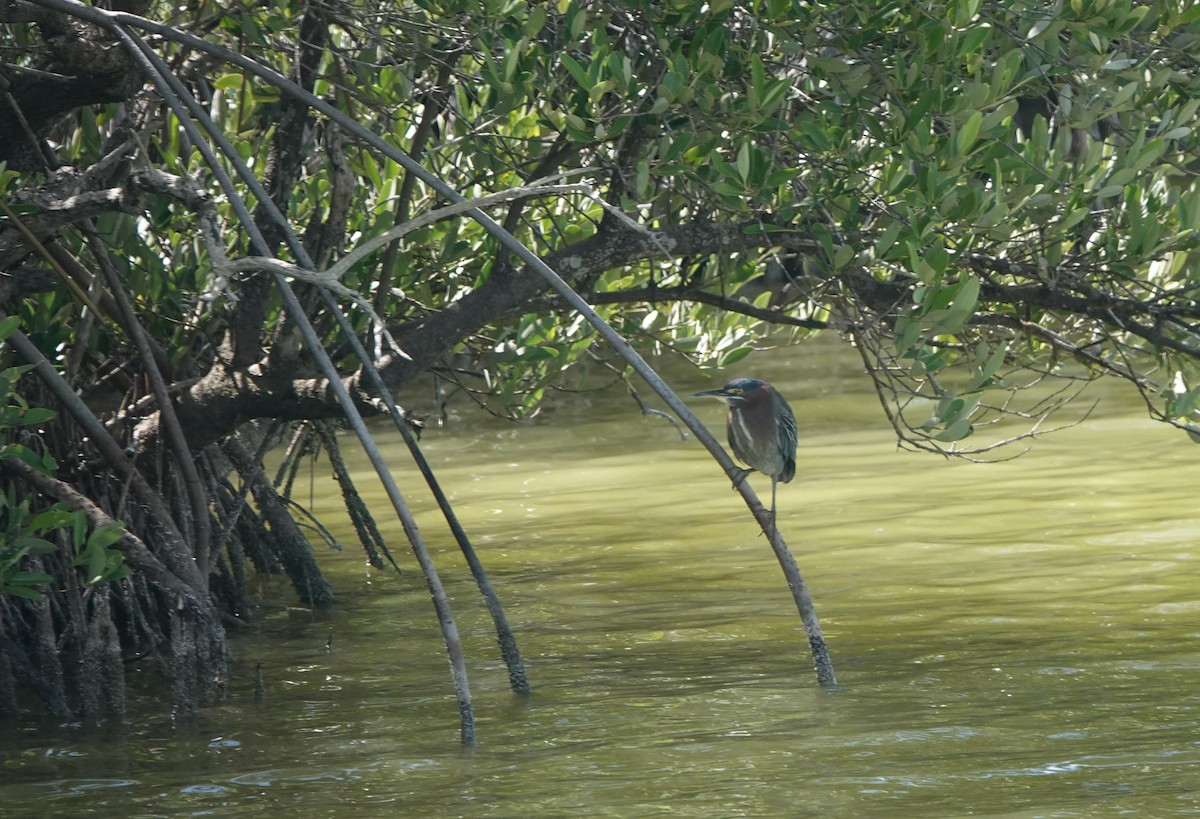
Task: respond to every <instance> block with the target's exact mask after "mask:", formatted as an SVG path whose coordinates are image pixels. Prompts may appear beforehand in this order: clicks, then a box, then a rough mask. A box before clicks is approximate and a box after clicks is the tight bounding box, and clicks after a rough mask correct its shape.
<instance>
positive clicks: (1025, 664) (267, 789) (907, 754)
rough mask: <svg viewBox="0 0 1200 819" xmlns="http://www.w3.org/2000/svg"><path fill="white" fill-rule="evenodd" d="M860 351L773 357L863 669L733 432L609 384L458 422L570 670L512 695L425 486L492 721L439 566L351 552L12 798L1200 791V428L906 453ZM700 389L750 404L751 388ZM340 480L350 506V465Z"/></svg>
mask: <svg viewBox="0 0 1200 819" xmlns="http://www.w3.org/2000/svg"><path fill="white" fill-rule="evenodd" d="M846 352H847V351H836V350H835V352H833V353H832V355H833V356H834V358H833V359H832V360H830V358H829V356H830V355H831V353H830V348H829V347H828V345H825V346H820V347H815V348H814V347H802V348H798V349H797V350H795V351H790V352H784V353H780V354H777V355H774V356H772V357H770V358H769V359H768V358H767V357H762V358H760V359H759V361H756V362H754V363H755V367H754V372H755V374H761V375H766V376H768V377H771V378H772V380H774V381H775V382H776V383H777V384H778V386H780V388H781V389H782V390H783V391H784V392H785V394H786V395H787V396H788V398H789V400H790V402H791V404H792V407H793V408H794V409H795V411H796V414H797V417H798V418H799V419H800V425H801V450H800V453H799V458H798V460H799V463H800V472H799V474H798V476H797V478H796V480H795V481H793V482H792V483H791V484H789V485H787V486H781V487H780V495H779V507H780V511H779V516H780V526H781V527H782V529H783V531H784V533H785V536H786V537H787V538H788V540H789V543H790V544H791V545H792V548H793V549H794V551H795V552H796V554H797V558H798V560H799V563H800V566H801V569H802V570H803V571H804V573H805V577H806V579H807V581H808V582H809V584H810V588H811V591H812V593H813V596H814V598H815V600H816V604H817V609H818V612H819V614H820V615H821V618H822V625H823V627H824V629H825V632H826V637H827V639H828V641H829V644H830V648H831V652H832V657H833V661H834V664H835V666H836V668H837V671H838V677H839V681H840V682H841V684H842V685H841V687H840V688H838V689H836V690H832V691H825V690H821V689H819V688H818V687H817V686H816V684H815V680H814V676H813V673H812V670H811V665H810V663H809V659H808V656H807V644H806V642H805V639H804V635H803V631H802V629H801V627H800V623H799V619H798V617H797V616H796V613H795V609H794V607H793V605H792V602H791V597H790V595H789V593H788V591H787V589H786V587H785V585H784V582H783V579H782V576H781V574H780V572H779V567H778V565H777V564H776V563H775V561H774V558H773V556H772V554H771V552H770V549H769V548H768V547H767V545H766V544H765V543H764V542H763V539H762V538H761V537H759V536H758V535H757V533H756V531H755V529H754V527H753V522H752V519H751V518H750V517H749V515H748V514H747V513H746V511H745V508H744V506H743V505H742V504H741V502H740V499H739V498H738V496H737V495H736V494H735V493H733V492H731V491H730V489H729V485H728V481H727V480H726V479H725V477H724V476H723V475H721V474H720V472H719V471H718V469H717V468H716V466H715V465H714V464H713V463H712V462H711V461H710V460H709V459H708V457H707V455H706V454H705V453H704V452H703V450H702V449H701V448H700V447H699V446H698V445H697V444H695V443H694V442H692V441H688V442H686V443H684V442H681V441H680V438H679V436H678V434H677V433H676V432H675V431H674V430H673V429H672V428H671V427H670V426H668V425H667V424H665V423H663V422H662V421H661V420H658V419H653V418H643V417H641V416H640V415H637V414H636V409H635V408H634V407H633V405H632V404H631V403H630V402H628V400H627V399H625V398H624V397H623V396H622V395H620V394H619V393H614V394H611V395H603V396H593V397H590V398H588V399H587V400H583V399H580V400H572V401H563V402H561V403H560V404H559V405H557V406H556V408H555V409H553V410H552V411H549V412H547V413H546V414H545V417H544V418H543V419H541V420H539V422H538V423H536V424H534V425H525V426H520V427H513V426H508V425H503V424H500V423H499V422H493V421H488V420H482V419H478V418H476V417H474V416H464V418H463V419H462V420H461V421H460V422H457V423H455V424H453V425H452V426H451V427H450V428H448V429H446V430H431V431H430V432H429V433H428V434H427V436H426V438H425V442H424V444H425V448H426V453H427V456H428V457H429V459H430V460H431V462H432V463H433V464H434V466H435V468H437V469H438V471H439V475H440V476H441V478H442V480H443V481H444V484H445V487H446V489H447V492H448V493H449V494H450V495H451V499H452V501H453V502H454V503H455V505H456V508H457V510H458V512H459V514H460V515H461V516H462V519H463V522H464V525H465V526H466V528H467V530H468V532H469V533H470V534H471V536H472V537H473V539H474V542H475V544H476V546H477V548H478V549H479V552H480V555H481V558H482V559H483V560H484V562H485V564H486V565H487V566H488V568H489V570H490V571H491V574H492V580H493V582H494V584H495V585H496V587H497V589H498V590H499V592H500V594H501V596H502V599H503V600H504V602H505V606H506V610H507V613H508V616H509V620H510V622H511V624H512V626H513V627H514V629H515V630H516V633H517V636H518V640H519V641H520V645H521V649H522V651H523V652H524V654H525V658H526V663H527V665H528V668H529V675H530V680H531V682H532V684H533V686H534V689H535V691H534V694H533V696H532V697H530V698H529V699H527V700H521V699H517V698H514V697H513V696H512V695H511V694H510V693H509V691H508V690H507V676H506V674H505V672H504V669H503V666H502V664H501V663H500V661H499V659H498V657H497V651H496V649H495V639H494V632H493V630H492V627H491V623H490V621H489V619H488V618H487V616H486V613H485V612H484V610H483V607H482V605H481V604H480V603H479V601H478V597H477V594H476V592H475V590H474V588H473V585H472V583H471V581H470V579H469V576H468V574H467V572H466V569H465V567H464V565H463V561H462V560H461V558H460V557H458V556H457V555H456V554H455V553H454V549H453V545H452V541H451V540H450V538H448V537H447V536H446V535H445V534H444V527H443V526H441V525H439V521H438V519H437V517H436V513H435V510H434V508H433V506H432V503H431V502H430V501H429V500H428V499H427V498H426V497H425V495H424V493H423V492H420V491H418V490H417V489H416V488H413V489H411V490H410V491H411V493H412V498H411V499H410V500H411V502H412V504H413V506H414V508H415V509H416V510H417V512H418V515H419V520H420V521H421V526H422V531H423V533H424V534H425V535H426V537H427V538H428V539H429V540H430V542H431V546H432V547H433V548H434V549H435V551H436V552H437V553H438V554H439V565H440V566H441V568H442V573H443V580H444V581H445V582H446V585H447V588H448V590H449V592H450V594H451V595H452V597H453V599H454V603H455V606H456V613H457V616H458V620H459V623H458V624H459V628H460V630H461V631H462V633H463V637H464V642H465V646H466V649H467V653H468V657H469V665H470V670H471V675H472V676H471V684H472V689H473V692H474V695H475V708H476V714H477V716H478V718H479V721H480V722H479V737H480V743H481V744H480V747H479V748H477V749H475V750H471V751H468V750H464V749H462V748H460V747H458V744H457V728H458V724H457V712H456V709H455V706H454V700H453V695H452V692H451V689H450V683H449V679H448V674H447V670H446V662H445V654H444V652H443V651H442V648H441V646H440V642H439V640H440V638H439V635H438V632H437V629H436V626H435V624H434V621H433V616H432V609H431V605H430V602H429V598H428V594H427V593H426V591H425V588H424V584H423V582H422V581H421V579H420V577H419V575H418V574H416V572H415V570H412V569H410V570H409V571H408V573H406V574H405V575H403V576H400V577H397V576H394V575H391V574H388V573H381V572H376V571H373V570H369V569H366V568H364V566H363V561H362V560H361V558H360V557H359V556H358V555H356V554H354V552H353V550H347V551H346V552H343V553H340V554H339V553H327V554H322V556H321V558H322V561H323V563H324V565H326V566H328V567H329V568H330V572H331V574H332V575H333V577H334V579H335V581H336V585H337V587H338V589H339V604H338V606H337V608H336V610H335V611H333V612H331V613H329V614H324V615H302V616H298V613H297V612H295V611H292V612H285V611H282V610H276V611H274V612H273V613H268V614H267V615H266V616H265V622H264V626H263V628H262V630H261V631H260V632H256V633H254V634H251V635H247V636H244V637H239V638H238V639H237V640H236V642H235V649H236V651H237V653H238V655H239V657H240V659H241V663H240V664H239V666H238V670H239V672H240V676H239V678H238V679H237V680H236V681H235V684H234V687H233V690H232V692H231V696H230V698H229V701H228V702H227V703H225V704H223V705H221V706H219V707H216V708H213V709H211V710H209V711H208V712H206V713H205V714H204V716H203V718H202V720H201V723H200V724H199V725H198V726H195V727H193V728H186V729H181V728H177V727H173V726H172V725H170V724H169V723H168V722H167V721H165V720H163V719H161V718H157V717H151V718H148V719H137V720H135V721H133V722H132V723H131V724H130V725H128V726H125V727H124V728H123V729H121V730H120V731H119V732H117V734H116V735H114V733H113V731H112V729H106V730H105V731H101V732H96V733H93V732H88V731H79V730H69V729H68V730H57V731H50V732H45V731H43V732H38V731H37V730H35V728H34V727H29V728H28V729H23V730H20V731H18V732H16V733H15V735H13V736H9V737H5V738H4V739H3V740H0V753H2V754H3V757H4V762H3V766H4V772H5V777H4V779H3V780H2V781H0V800H3V804H4V805H5V811H4V812H5V815H31V814H35V813H37V814H45V813H46V812H48V811H49V812H51V813H55V812H57V813H60V814H64V815H66V814H70V815H77V814H83V813H85V812H88V811H91V812H94V813H96V814H97V815H109V814H114V815H115V814H116V813H118V812H119V814H120V815H122V816H125V815H128V816H161V815H177V814H196V815H199V814H207V815H217V816H251V815H254V816H268V815H270V816H278V815H298V814H300V813H303V815H305V816H322V815H328V816H338V815H350V814H353V813H356V812H357V813H359V814H362V815H365V816H373V815H411V816H516V815H521V814H529V815H537V816H565V815H586V816H620V817H627V816H659V815H661V816H705V817H708V816H817V815H821V816H851V815H897V816H956V815H964V814H968V813H980V814H989V815H1006V816H1097V815H1116V814H1119V813H1134V814H1137V815H1140V816H1169V815H1186V814H1194V813H1200V792H1197V790H1196V788H1195V783H1196V782H1197V781H1200V779H1198V778H1197V777H1198V775H1200V730H1198V726H1200V685H1198V684H1197V677H1198V672H1200V639H1198V638H1200V625H1198V624H1197V619H1196V616H1197V613H1200V591H1198V589H1200V585H1198V584H1197V573H1198V572H1197V562H1196V559H1197V549H1196V545H1195V541H1196V536H1197V532H1198V529H1200V523H1198V521H1197V518H1196V517H1195V513H1194V506H1195V501H1194V492H1193V491H1192V489H1191V486H1190V484H1191V482H1190V481H1189V480H1188V478H1189V475H1190V473H1191V471H1192V469H1191V466H1192V462H1193V460H1194V459H1195V458H1196V457H1197V455H1198V454H1200V449H1193V448H1192V446H1191V445H1190V444H1188V443H1187V442H1186V440H1184V439H1182V438H1181V437H1179V436H1177V435H1175V434H1173V433H1171V432H1170V431H1168V430H1167V429H1165V428H1163V427H1160V426H1156V425H1154V424H1152V423H1150V422H1148V421H1146V420H1144V418H1143V417H1142V416H1141V415H1140V414H1139V412H1138V410H1137V408H1128V409H1127V410H1125V409H1120V408H1116V409H1108V407H1109V406H1110V404H1102V405H1101V411H1100V413H1098V414H1097V415H1096V416H1095V417H1093V418H1092V419H1091V420H1089V421H1088V422H1087V423H1086V424H1084V425H1083V426H1081V427H1078V428H1075V429H1072V430H1068V431H1065V432H1062V433H1059V434H1058V435H1056V436H1054V437H1051V438H1049V439H1047V440H1042V441H1039V442H1038V443H1037V444H1036V446H1035V449H1034V451H1033V452H1031V453H1030V454H1028V455H1026V456H1025V457H1023V458H1020V459H1017V460H1016V461H1012V462H1007V463H1000V464H986V465H981V464H970V463H963V462H947V461H943V460H940V459H937V458H935V457H934V456H930V455H917V454H910V453H902V452H898V451H897V450H896V448H895V445H894V441H893V439H892V438H891V437H890V436H889V434H888V431H887V430H886V429H884V428H883V422H882V420H881V418H880V414H879V411H878V409H877V408H876V407H875V406H874V405H873V403H872V402H873V399H872V397H871V395H870V393H869V392H868V391H867V389H866V385H865V384H864V383H862V382H861V381H860V380H857V379H856V378H855V377H854V376H853V372H854V368H853V364H852V362H853V359H852V358H851V357H848V356H847V355H846ZM752 361H753V359H752ZM744 363H749V362H744ZM829 373H835V374H836V375H835V377H831V376H830V375H828V374H829ZM685 378H690V380H689V381H688V383H687V384H686V385H685V388H686V391H690V390H691V389H692V388H693V387H694V388H697V389H698V388H700V387H702V386H705V385H704V384H702V383H699V382H698V379H696V378H695V377H694V376H685ZM685 388H681V392H683V391H685ZM697 409H698V411H699V412H700V413H701V415H702V417H703V418H705V419H706V420H709V421H710V423H711V424H712V425H713V426H714V427H716V426H719V424H720V412H721V410H720V408H719V407H718V406H717V405H715V404H714V405H708V404H699V405H698V407H697ZM392 446H393V449H392V453H391V454H392V459H393V463H394V464H396V469H397V472H398V476H399V479H400V481H401V483H402V485H405V484H408V485H411V483H412V481H411V476H410V475H409V473H408V472H407V471H406V469H407V468H406V467H405V466H404V464H405V457H404V455H403V454H402V447H401V445H400V444H399V442H395V443H393V444H392ZM363 463H364V466H363V467H362V469H363V471H362V472H361V473H360V474H361V475H362V476H363V481H364V485H365V486H369V485H371V482H370V481H369V479H368V477H367V472H366V467H365V461H364V462H363ZM320 471H321V470H318V472H320ZM752 480H756V481H758V483H757V484H756V485H757V486H758V488H759V491H760V492H761V491H763V490H764V489H766V488H769V482H768V481H763V480H761V479H758V478H752ZM311 493H312V496H313V499H314V505H315V506H316V507H317V509H318V510H320V511H321V512H323V513H324V514H325V516H326V517H327V518H328V519H330V520H332V521H334V522H335V523H336V522H338V521H340V520H341V518H340V517H339V516H338V515H337V514H336V512H335V510H336V504H337V500H336V497H335V492H334V491H333V488H332V484H331V483H330V482H329V481H327V480H326V478H325V476H324V475H323V474H322V475H318V476H317V478H316V482H315V483H314V484H313V486H312V489H311ZM303 494H307V491H306V492H305V493H303ZM374 501H375V503H376V506H377V508H380V509H383V508H385V501H384V496H383V494H382V493H378V494H377V495H376V496H375V498H374ZM340 533H341V534H342V536H343V537H345V538H346V540H347V542H349V541H350V538H351V534H350V529H349V526H347V525H344V524H343V525H341V528H340ZM389 533H390V535H391V536H392V537H393V538H394V540H393V550H394V552H395V553H396V554H397V555H398V556H402V555H404V554H405V553H406V550H405V549H404V548H403V546H402V540H401V533H400V528H399V526H398V525H393V526H391V527H390V528H389ZM411 562H412V561H411V560H409V561H407V563H409V564H411ZM268 585H269V584H268ZM279 590H280V591H281V593H282V592H284V591H285V590H284V589H283V587H282V586H281V585H280V586H279ZM260 661H261V662H262V664H263V672H264V677H265V679H266V683H267V688H268V698H267V701H266V703H265V704H264V705H259V704H256V703H255V700H254V694H253V670H254V665H255V663H256V662H260Z"/></svg>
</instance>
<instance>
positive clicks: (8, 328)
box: [0, 316, 21, 341]
mask: <svg viewBox="0 0 1200 819" xmlns="http://www.w3.org/2000/svg"><path fill="white" fill-rule="evenodd" d="M20 326H21V319H19V318H18V317H17V316H8V317H6V318H5V319H3V320H0V341H3V340H4V339H6V338H8V337H9V336H11V335H12V334H13V332H14V331H15V330H16V329H17V328H18V327H20Z"/></svg>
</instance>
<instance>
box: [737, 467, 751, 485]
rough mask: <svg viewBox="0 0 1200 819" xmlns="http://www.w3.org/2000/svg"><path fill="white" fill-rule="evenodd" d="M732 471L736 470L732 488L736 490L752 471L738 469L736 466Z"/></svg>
mask: <svg viewBox="0 0 1200 819" xmlns="http://www.w3.org/2000/svg"><path fill="white" fill-rule="evenodd" d="M734 469H735V470H737V475H735V476H734V478H733V488H734V489H737V488H738V486H740V485H741V483H742V481H744V480H746V477H747V476H748V475H749V474H750V473H751V472H753V471H754V470H753V469H739V468H738V467H736V466H735V467H734Z"/></svg>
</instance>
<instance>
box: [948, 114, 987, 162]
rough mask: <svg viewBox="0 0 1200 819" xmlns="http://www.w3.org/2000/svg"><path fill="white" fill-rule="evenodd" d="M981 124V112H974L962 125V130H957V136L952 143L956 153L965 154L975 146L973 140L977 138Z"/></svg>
mask: <svg viewBox="0 0 1200 819" xmlns="http://www.w3.org/2000/svg"><path fill="white" fill-rule="evenodd" d="M982 124H983V112H982V111H974V112H972V114H971V116H969V117H967V121H966V122H964V123H963V124H962V128H960V129H959V131H958V136H957V137H956V138H955V141H954V145H955V147H956V148H957V149H958V153H960V154H965V153H967V152H968V151H969V150H970V149H971V146H972V145H974V144H975V140H976V139H978V137H979V126H980V125H982Z"/></svg>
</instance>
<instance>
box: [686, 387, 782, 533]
mask: <svg viewBox="0 0 1200 819" xmlns="http://www.w3.org/2000/svg"><path fill="white" fill-rule="evenodd" d="M692 395H694V396H707V397H709V398H716V399H717V400H718V401H721V402H722V403H724V404H725V405H726V406H728V407H729V412H728V414H727V416H726V418H725V432H726V434H727V435H728V436H729V447H730V448H731V449H732V450H733V454H734V455H736V456H737V458H738V460H739V461H741V462H742V463H744V464H747V465H748V466H749V467H750V469H745V470H742V474H741V475H739V476H738V477H737V478H736V479H735V480H734V484H735V485H736V484H738V483H740V482H742V481H744V480H745V479H746V476H747V475H749V474H750V473H751V472H753V471H754V470H756V469H757V470H758V471H759V472H761V473H763V474H764V475H770V476H771V520H774V519H775V485H776V483H778V482H779V481H783V482H784V483H787V482H788V481H790V480H791V479H792V478H793V477H795V475H796V416H795V415H793V414H792V408H791V407H789V406H788V402H787V401H785V400H783V396H782V395H780V394H779V393H778V391H776V389H775V388H774V387H772V386H771V385H770V384H768V383H767V382H766V381H763V380H761V379H758V378H735V379H734V380H733V381H730V382H729V383H728V384H726V385H725V386H724V387H721V388H720V389H719V390H704V391H703V392H697V393H692Z"/></svg>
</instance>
